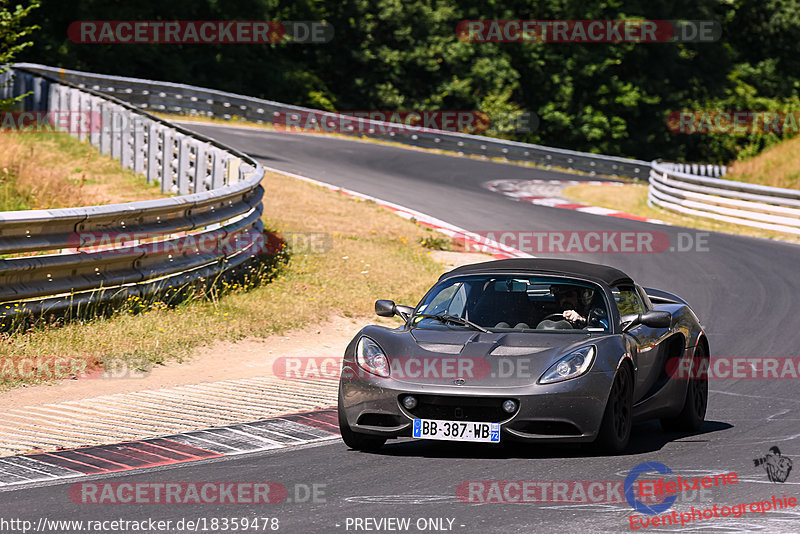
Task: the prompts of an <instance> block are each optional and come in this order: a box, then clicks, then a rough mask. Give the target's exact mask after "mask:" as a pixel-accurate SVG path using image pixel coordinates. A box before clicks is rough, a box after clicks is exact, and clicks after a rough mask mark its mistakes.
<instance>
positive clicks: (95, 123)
mask: <svg viewBox="0 0 800 534" xmlns="http://www.w3.org/2000/svg"><path fill="white" fill-rule="evenodd" d="M100 102H101V100H100V99H99V98H97V97H95V96H89V108H88V109H89V116H90V121H91V127H90V128H89V144H91V145H92V146H93V147H95V148H96V149H98V150H99V149H100V130H101V129H102V128H103V118H102V116H101V115H100Z"/></svg>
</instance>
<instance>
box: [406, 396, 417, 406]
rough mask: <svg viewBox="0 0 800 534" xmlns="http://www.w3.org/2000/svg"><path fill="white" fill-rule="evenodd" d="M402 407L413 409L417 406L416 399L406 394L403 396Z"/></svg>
mask: <svg viewBox="0 0 800 534" xmlns="http://www.w3.org/2000/svg"><path fill="white" fill-rule="evenodd" d="M403 407H404V408H405V409H406V410H413V409H414V408H416V407H417V399H415V398H414V397H412V396H411V395H406V396H405V397H403Z"/></svg>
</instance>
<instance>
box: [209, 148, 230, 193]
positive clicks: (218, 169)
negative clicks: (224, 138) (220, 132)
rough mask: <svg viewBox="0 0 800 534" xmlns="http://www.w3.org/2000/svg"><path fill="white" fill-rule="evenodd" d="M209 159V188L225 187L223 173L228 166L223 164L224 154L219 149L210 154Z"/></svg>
mask: <svg viewBox="0 0 800 534" xmlns="http://www.w3.org/2000/svg"><path fill="white" fill-rule="evenodd" d="M211 158H212V160H211V188H212V189H216V188H218V187H222V186H224V185H225V171H226V170H227V167H228V165H227V163H226V162H225V154H224V153H223V152H222V151H221V150H219V149H216V150H214V151H212V152H211Z"/></svg>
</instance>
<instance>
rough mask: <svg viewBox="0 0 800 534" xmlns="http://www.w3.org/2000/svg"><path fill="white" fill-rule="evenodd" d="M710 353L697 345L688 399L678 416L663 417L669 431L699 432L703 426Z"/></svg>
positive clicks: (687, 394)
mask: <svg viewBox="0 0 800 534" xmlns="http://www.w3.org/2000/svg"><path fill="white" fill-rule="evenodd" d="M707 369H708V354H706V351H705V349H704V348H703V346H702V345H699V344H698V345H697V348H696V349H695V354H694V358H692V371H691V373H690V374H689V384H688V387H687V388H686V400H685V401H684V402H683V409H682V410H681V413H679V414H678V415H677V417H670V418H663V419H661V428H663V429H664V430H666V431H668V432H697V431H698V430H700V427H702V426H703V421H705V418H706V408H707V407H708V373H707Z"/></svg>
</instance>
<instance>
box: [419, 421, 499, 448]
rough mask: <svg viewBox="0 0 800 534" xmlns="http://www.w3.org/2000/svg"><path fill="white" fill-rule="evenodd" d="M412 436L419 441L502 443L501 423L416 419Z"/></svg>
mask: <svg viewBox="0 0 800 534" xmlns="http://www.w3.org/2000/svg"><path fill="white" fill-rule="evenodd" d="M411 435H412V437H415V438H418V439H442V440H448V441H480V442H485V443H500V423H472V422H468V421H441V420H437V419H414V426H413V432H412V434H411Z"/></svg>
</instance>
